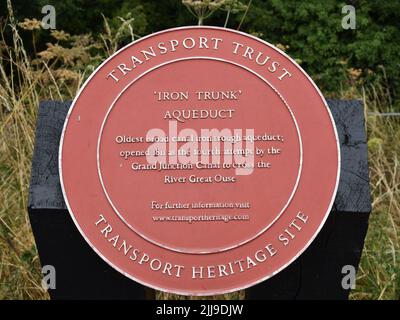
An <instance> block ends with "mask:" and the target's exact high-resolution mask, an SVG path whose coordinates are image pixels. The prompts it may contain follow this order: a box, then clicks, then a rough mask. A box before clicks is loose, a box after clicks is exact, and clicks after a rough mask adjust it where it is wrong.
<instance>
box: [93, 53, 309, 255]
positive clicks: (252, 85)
mask: <svg viewBox="0 0 400 320" xmlns="http://www.w3.org/2000/svg"><path fill="white" fill-rule="evenodd" d="M210 69H211V70H213V76H212V77H210V73H209V70H210ZM188 70H190V72H188ZM176 80H179V81H176ZM244 82H245V83H246V88H244V87H243V83H244ZM164 92H167V94H168V95H169V96H168V97H167V98H160V96H159V94H160V93H164ZM205 92H213V93H211V96H208V95H207V96H206V93H205ZM230 92H233V96H229V94H230ZM222 94H224V98H223V99H222V98H220V97H221V96H222ZM212 95H213V96H212ZM160 100H161V101H160ZM196 110H197V112H198V113H199V114H201V112H202V115H203V118H202V119H196V118H194V119H193V118H192V116H191V118H189V119H186V118H187V117H185V115H186V114H189V113H188V112H189V111H192V112H193V111H194V112H196ZM201 110H202V111H201ZM227 110H234V112H233V113H232V117H231V118H228V116H229V114H230V113H229V112H228V111H227ZM213 111H214V112H216V111H218V112H220V111H223V113H221V115H222V116H221V118H217V119H214V118H211V117H213V116H212V115H213V114H212V112H213ZM214 114H215V115H216V114H217V113H214ZM166 115H167V116H166ZM170 116H171V117H170ZM222 117H224V118H222ZM211 129H214V130H217V131H215V132H212V131H209V130H211ZM151 130H158V131H159V130H162V131H160V132H158V131H156V134H157V137H162V138H164V137H168V141H166V142H165V140H162V142H157V148H159V150H160V152H162V154H160V155H159V157H158V158H157V159H159V161H160V162H161V163H162V165H161V164H160V163H153V166H148V165H149V160H148V159H147V158H146V155H147V154H146V153H145V151H146V150H150V149H149V148H151V147H152V146H155V143H156V142H155V141H153V140H149V141H148V142H147V141H146V139H145V137H147V136H148V134H151V132H152V131H151ZM224 130H225V131H224ZM226 130H227V131H226ZM250 130H251V131H250ZM208 136H211V137H212V138H214V137H215V138H218V137H220V136H224V137H225V136H226V137H228V138H229V137H235V138H236V139H237V137H240V139H237V140H236V144H232V143H227V144H225V143H224V142H218V141H216V142H215V144H214V143H213V142H208V143H205V142H204V139H205V138H206V137H208ZM253 136H255V137H261V139H260V140H259V141H254V142H252V141H251V140H248V139H247V140H246V137H253ZM177 137H179V138H185V137H194V138H195V139H191V140H189V141H187V140H185V141H182V140H180V141H179V142H175V141H173V140H176V138H177ZM132 140H133V141H135V142H132ZM200 140H203V143H202V142H201V141H200ZM187 143H189V144H190V146H191V147H192V150H190V151H191V152H193V153H196V154H182V150H183V149H184V148H181V147H182V146H185V145H186V146H188V145H187ZM300 143H301V139H300V136H299V133H298V130H297V124H296V122H295V119H294V117H293V116H292V114H291V110H290V109H289V107H288V106H287V105H285V101H284V98H283V97H281V96H280V95H279V93H277V92H276V90H275V89H274V88H272V87H271V86H270V85H269V84H268V83H267V82H266V81H264V80H263V79H262V78H260V77H259V76H258V75H256V74H254V73H253V72H251V71H249V70H246V69H244V68H243V67H241V66H239V65H235V64H231V63H228V62H225V61H218V60H212V59H188V60H181V61H175V62H173V63H169V64H165V65H163V66H161V67H158V68H156V69H154V70H152V71H151V72H150V73H147V74H145V75H144V76H142V77H140V78H139V79H137V80H136V81H133V82H132V83H131V84H130V85H129V86H128V87H127V88H126V89H125V90H124V91H122V92H121V93H120V95H119V96H118V98H117V100H116V101H115V103H114V104H113V105H112V106H111V108H110V110H109V113H108V114H107V117H106V118H105V120H104V125H103V128H102V131H101V135H100V140H99V150H98V152H99V154H98V157H99V173H100V177H101V179H102V183H103V188H104V192H105V194H106V195H107V198H108V200H109V202H110V204H111V205H112V206H113V208H114V210H115V212H116V213H117V214H118V215H119V217H120V218H121V219H122V220H123V222H124V223H125V224H126V225H127V226H129V227H130V228H131V229H132V230H133V231H135V232H136V233H138V234H139V235H140V236H142V237H144V238H145V239H147V240H148V241H150V242H153V243H155V244H157V245H159V246H161V247H165V248H168V249H171V250H175V251H178V252H185V253H212V252H218V251H223V250H228V249H230V248H234V247H237V246H239V245H241V244H243V243H246V242H248V241H250V240H252V239H254V238H255V237H256V236H258V235H259V234H260V233H262V232H264V231H265V230H267V229H268V227H270V226H271V225H272V224H273V223H274V222H275V221H276V220H277V219H278V218H279V216H280V215H281V214H282V213H283V212H284V209H285V208H286V207H287V205H288V204H289V202H290V200H291V198H292V196H293V194H294V192H295V189H296V186H297V181H298V179H299V177H300V172H301V145H300ZM235 146H236V150H237V151H238V152H239V151H241V150H247V151H248V152H249V153H248V155H247V156H246V157H245V156H242V155H237V154H236V155H235V154H234V155H232V154H231V153H232V152H231V151H234V150H235ZM210 150H211V151H214V150H219V151H223V152H228V154H227V155H218V154H214V158H213V157H212V155H210V156H207V157H206V158H202V157H201V155H202V154H201V153H203V155H204V152H207V153H209V151H210ZM260 150H262V151H263V152H264V154H263V155H261V154H260ZM140 152H143V153H140ZM199 153H200V154H199ZM214 153H215V152H214ZM164 154H165V156H164ZM225 157H226V158H225ZM243 162H244V163H246V164H248V165H249V166H250V168H251V169H250V170H249V171H243V173H244V174H241V173H240V171H239V170H238V171H237V170H236V168H232V166H231V167H229V168H225V167H224V165H226V164H228V165H229V164H231V165H232V164H233V165H234V166H237V165H238V164H240V163H243ZM150 163H152V162H151V160H150ZM176 163H177V164H180V165H183V164H185V166H180V167H178V168H176V167H172V169H171V165H173V164H176ZM210 166H211V168H210ZM232 180H235V181H234V182H233V181H232ZM204 223H207V228H206V230H205V229H204ZM221 235H223V236H221Z"/></svg>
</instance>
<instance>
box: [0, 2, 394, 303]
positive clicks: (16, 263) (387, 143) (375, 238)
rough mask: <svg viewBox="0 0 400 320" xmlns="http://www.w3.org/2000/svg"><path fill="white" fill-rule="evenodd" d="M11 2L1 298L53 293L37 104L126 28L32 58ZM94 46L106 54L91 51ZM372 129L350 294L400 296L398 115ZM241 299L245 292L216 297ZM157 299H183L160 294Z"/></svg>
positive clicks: (368, 101) (4, 80)
mask: <svg viewBox="0 0 400 320" xmlns="http://www.w3.org/2000/svg"><path fill="white" fill-rule="evenodd" d="M8 3H9V13H10V14H9V20H8V21H7V24H2V25H0V32H1V34H4V31H5V28H9V29H8V30H9V31H11V32H12V35H13V36H12V38H13V41H12V43H6V42H5V40H4V38H3V39H1V38H0V299H47V298H48V295H47V292H45V291H44V290H43V289H42V288H41V286H40V281H41V280H40V279H41V272H40V262H39V259H38V254H37V250H36V247H35V243H34V239H33V235H32V231H31V227H30V224H29V219H28V215H27V198H28V188H29V179H30V167H31V157H32V152H33V145H34V135H35V123H36V116H37V106H38V104H39V101H40V100H46V99H61V100H67V99H71V98H72V97H73V96H74V95H75V94H76V91H77V89H78V88H79V86H80V85H81V84H82V82H83V80H84V79H85V77H86V76H87V75H88V74H89V73H90V72H91V70H92V69H93V68H94V67H95V66H96V65H98V63H99V62H100V61H101V60H102V59H103V58H104V57H105V56H106V55H108V54H110V53H112V52H109V51H110V48H117V47H118V43H113V41H115V40H113V39H118V37H115V36H114V35H115V34H120V33H122V30H115V31H112V30H111V29H110V28H109V26H108V25H107V22H106V21H105V26H106V28H105V30H106V32H105V34H104V35H102V36H101V37H100V39H102V40H101V41H99V42H97V41H96V40H93V39H92V38H91V37H90V36H88V35H82V36H70V35H68V34H65V33H63V32H62V31H55V32H54V33H53V34H52V35H53V37H54V39H55V43H53V44H50V45H49V46H48V48H47V50H44V51H42V52H39V53H38V54H37V56H36V57H35V58H34V59H32V58H30V57H28V56H27V54H26V52H25V49H24V44H23V42H22V40H21V38H20V36H19V31H18V29H21V28H22V29H25V31H24V32H32V33H33V34H34V32H35V30H36V28H37V27H38V25H37V24H38V23H37V22H35V21H34V20H29V21H28V20H27V21H25V22H24V23H22V24H19V27H18V26H17V23H16V22H15V21H14V20H13V15H12V8H11V4H10V2H9V1H8ZM122 27H123V26H122ZM125 27H126V26H125ZM113 32H114V33H113ZM133 37H134V35H132V38H133ZM32 38H34V37H32ZM93 48H95V49H96V50H97V51H96V52H101V50H103V52H104V54H103V55H100V56H99V55H98V54H96V55H92V54H91V53H90V50H91V49H93ZM112 50H115V49H112ZM342 98H361V99H364V102H365V107H366V113H367V112H370V111H385V110H389V109H390V100H389V99H388V97H387V94H386V93H385V92H384V91H383V89H379V87H371V88H370V89H369V90H363V91H361V92H358V91H357V90H356V89H355V87H349V88H348V90H346V92H345V93H343V95H342ZM367 133H368V146H369V162H370V163H369V164H370V177H371V190H372V199H373V212H372V214H371V217H370V227H369V230H368V234H367V238H366V243H365V248H364V251H363V255H362V259H361V264H360V269H359V272H358V275H357V283H356V289H355V290H353V292H352V293H351V299H399V298H400V241H399V232H400V159H399V158H400V143H399V141H400V119H399V118H395V117H392V118H390V117H385V118H384V117H376V116H368V117H367ZM243 297H244V292H243V291H242V292H238V293H234V294H228V295H224V296H218V297H213V298H214V299H217V298H218V299H242V298H243ZM157 298H158V299H182V298H183V297H180V296H176V295H168V294H164V293H157Z"/></svg>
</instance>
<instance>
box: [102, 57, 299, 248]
mask: <svg viewBox="0 0 400 320" xmlns="http://www.w3.org/2000/svg"><path fill="white" fill-rule="evenodd" d="M188 60H214V61H219V62H224V63H228V64H232V65H234V66H236V67H239V68H242V69H244V70H246V71H248V72H250V73H252V74H253V75H255V76H256V77H258V78H259V79H261V80H262V81H263V82H264V83H265V84H267V85H268V86H269V87H270V88H271V89H272V90H273V91H274V92H275V94H277V95H278V97H279V99H280V100H281V101H282V102H283V104H284V105H285V107H286V109H287V110H288V111H289V114H290V116H291V118H292V120H293V123H294V125H295V127H296V132H297V137H298V139H299V149H300V150H299V151H300V159H299V169H298V171H297V178H296V182H295V184H294V187H293V189H292V192H291V194H290V196H289V198H288V200H287V201H286V203H285V204H284V206H283V207H282V209H281V210H280V211H279V213H278V215H277V216H276V217H275V218H274V219H273V220H272V221H271V222H270V223H269V224H268V225H267V226H266V227H264V228H263V229H262V230H260V231H259V232H257V233H256V234H255V235H253V236H251V237H249V238H247V239H245V240H243V241H241V242H238V243H236V244H234V245H231V246H226V247H224V248H222V249H218V250H201V249H198V250H182V249H177V248H173V247H170V246H168V245H165V244H163V243H161V242H158V241H155V240H154V239H152V238H151V237H149V236H147V235H145V234H143V233H141V232H139V231H138V230H137V229H136V228H134V227H133V226H132V225H131V224H130V223H129V222H128V221H127V220H126V219H125V218H124V216H123V215H122V214H121V213H120V212H119V211H118V209H117V208H116V206H115V205H114V203H113V202H112V200H111V197H110V196H109V194H108V192H107V190H106V187H105V185H104V181H103V176H102V174H101V167H100V142H101V138H102V134H103V129H104V126H105V124H106V121H107V119H108V116H109V114H110V113H111V111H112V110H113V108H114V106H115V104H116V103H117V101H118V100H119V98H120V97H121V96H122V95H123V94H124V93H125V92H126V91H127V90H128V89H129V88H130V86H131V85H133V84H134V83H135V82H136V81H138V80H139V79H140V78H142V77H144V76H145V75H147V74H149V73H151V72H152V71H154V70H156V69H158V68H161V67H163V66H165V65H169V64H172V63H175V62H180V61H188ZM96 161H97V172H98V175H99V179H100V184H101V188H102V189H103V192H104V195H105V196H106V198H107V201H108V203H109V204H110V205H111V207H112V208H113V210H114V212H115V213H116V214H117V216H118V217H119V218H120V219H121V221H122V222H123V223H124V224H125V225H126V226H127V227H128V228H129V229H131V230H132V231H133V232H135V233H136V234H137V235H138V236H140V237H142V238H143V239H145V240H146V241H149V242H151V243H153V244H155V245H157V246H159V247H161V248H164V249H168V250H171V251H175V252H179V253H185V254H212V253H218V252H225V251H228V250H231V249H234V248H238V247H240V246H242V245H244V244H246V243H248V242H250V241H252V240H254V239H256V238H258V237H259V236H260V235H262V234H263V233H264V232H266V231H267V230H268V229H269V228H271V227H272V225H273V224H274V223H275V222H276V221H277V220H278V219H279V218H280V217H281V216H282V214H283V213H284V212H285V210H286V209H287V207H288V206H289V204H290V202H291V201H292V199H293V197H294V195H295V193H296V190H297V187H298V185H299V182H300V177H301V172H302V167H303V142H302V139H301V133H300V129H299V126H298V124H297V121H296V117H295V116H294V114H293V111H292V109H291V108H290V107H289V104H288V103H287V102H286V100H285V98H284V97H283V96H282V95H281V93H280V92H279V91H278V90H277V89H276V88H275V87H274V86H273V85H272V84H271V83H270V82H269V81H268V80H266V79H265V78H264V77H263V76H261V75H260V74H258V73H257V72H255V71H254V70H251V69H250V68H248V67H246V66H243V65H241V64H239V63H236V62H233V61H229V60H226V59H221V58H215V57H207V56H193V57H185V58H179V59H174V60H169V61H166V62H163V63H161V64H159V65H156V66H154V67H152V68H150V69H148V70H146V71H145V72H143V73H142V74H140V75H139V76H137V77H136V78H135V79H133V80H132V81H131V82H129V83H128V84H127V85H126V86H125V87H124V88H123V89H122V90H121V91H120V92H119V94H118V95H117V96H116V98H115V99H114V101H113V102H112V103H111V106H110V108H109V109H108V111H107V113H106V115H105V117H104V119H103V123H102V124H101V128H100V132H99V137H98V140H97V151H96Z"/></svg>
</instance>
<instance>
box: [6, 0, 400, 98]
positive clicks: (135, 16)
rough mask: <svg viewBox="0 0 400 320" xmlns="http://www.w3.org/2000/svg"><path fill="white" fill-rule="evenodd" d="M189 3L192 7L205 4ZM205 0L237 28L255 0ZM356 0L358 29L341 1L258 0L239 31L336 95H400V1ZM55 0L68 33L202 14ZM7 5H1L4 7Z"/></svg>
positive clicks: (147, 29)
mask: <svg viewBox="0 0 400 320" xmlns="http://www.w3.org/2000/svg"><path fill="white" fill-rule="evenodd" d="M12 2H13V6H14V8H15V13H16V15H17V17H18V18H19V19H21V20H22V19H23V18H25V17H29V18H37V19H39V20H40V18H41V14H40V8H41V6H42V5H44V4H47V3H48V1H47V0H33V1H28V3H29V4H27V1H25V0H14V1H12ZM184 2H185V3H184V4H185V5H186V6H188V5H189V6H191V4H192V3H200V4H201V3H202V1H189V0H184ZM206 2H207V3H208V2H210V3H214V2H215V4H216V8H218V9H219V10H217V11H213V12H212V13H213V14H212V16H211V17H209V18H208V19H207V20H206V22H207V24H211V25H218V26H227V27H232V28H237V26H238V25H239V23H240V21H241V19H242V18H243V15H244V13H243V12H244V11H245V9H246V7H247V5H248V4H249V3H250V1H245V0H243V1H236V0H213V1H211V0H207V1H204V3H206ZM352 2H353V3H355V8H356V16H357V20H356V21H357V28H356V29H355V30H344V29H343V28H342V25H341V22H342V18H343V16H344V15H343V14H342V7H343V6H344V5H345V4H347V2H345V1H337V0H325V1H320V0H303V1H297V0H286V1H281V0H254V1H251V6H250V8H249V10H248V12H247V13H246V18H245V19H244V23H243V25H242V26H241V30H243V31H246V32H249V33H253V34H256V35H257V36H259V37H261V38H263V39H264V40H266V41H269V42H271V43H272V44H280V45H282V47H283V48H285V50H286V51H287V53H288V54H289V55H290V56H292V57H294V58H295V59H296V60H297V61H299V62H301V66H302V67H303V68H304V69H305V70H306V71H307V72H308V73H310V75H311V76H312V77H313V79H314V80H315V81H316V82H317V84H318V85H319V86H320V87H321V89H322V90H323V92H324V93H325V94H327V95H333V96H334V95H338V94H339V93H340V92H342V91H343V90H346V88H348V87H354V86H357V87H361V86H364V87H365V88H369V87H371V88H372V86H373V85H376V84H379V85H384V87H385V90H386V91H388V92H389V93H390V96H391V97H392V98H395V99H396V101H398V100H399V94H400V93H399V91H400V90H399V89H400V68H399V58H398V57H399V54H398V48H399V43H400V1H397V0H387V1H380V0H359V1H357V2H354V1H352ZM52 5H54V6H55V8H56V10H57V28H58V29H61V30H65V31H66V32H68V33H70V34H83V33H89V32H90V33H92V34H93V36H96V35H98V34H100V33H101V32H103V31H104V23H103V17H102V15H104V16H105V17H107V18H108V21H109V23H110V27H111V28H114V29H117V26H118V25H119V24H121V23H123V21H127V20H129V19H132V20H131V21H130V25H131V27H130V28H131V31H132V32H133V33H134V34H135V35H138V36H141V35H145V34H148V33H151V32H155V31H158V30H162V29H166V28H171V27H178V26H183V25H193V24H197V23H198V17H197V18H196V17H193V16H192V15H190V14H189V12H188V10H186V8H185V6H184V5H183V4H182V0H163V1H162V2H161V1H159V0H112V1H111V0H97V1H96V2H93V1H86V0H68V1H65V0H53V1H52ZM209 5H210V4H207V6H209ZM3 6H4V5H3V4H0V12H3ZM196 8H197V7H196ZM207 8H208V7H207ZM193 10H194V7H193V6H192V11H193ZM32 15H33V16H32ZM206 16H207V17H208V14H207V15H206ZM203 18H204V17H203ZM122 19H124V20H122ZM120 36H121V35H120ZM38 37H39V43H38V47H39V49H44V48H45V44H46V43H47V42H48V40H49V32H48V31H41V32H40V34H39V35H38ZM122 37H125V40H122V41H119V42H120V43H121V44H124V43H127V42H129V41H131V39H130V35H129V34H124V35H122ZM28 49H29V48H28ZM31 49H32V48H31ZM367 91H368V90H367ZM397 104H398V103H397Z"/></svg>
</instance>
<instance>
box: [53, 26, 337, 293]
mask: <svg viewBox="0 0 400 320" xmlns="http://www.w3.org/2000/svg"><path fill="white" fill-rule="evenodd" d="M196 28H207V29H211V30H218V31H225V32H232V33H237V34H239V35H242V36H245V37H249V38H251V39H253V40H255V41H258V42H260V43H262V44H264V45H266V46H267V47H269V48H271V49H272V50H275V51H277V52H279V53H280V54H281V55H282V56H283V57H285V58H286V59H288V60H289V61H290V62H291V63H292V64H293V65H294V66H295V67H296V68H297V69H298V70H299V71H300V72H301V73H302V74H303V75H304V76H305V77H306V78H307V79H308V81H309V82H310V83H311V85H312V86H313V87H314V89H315V91H316V92H317V93H318V95H319V96H320V98H321V101H322V103H323V104H324V106H325V111H326V112H327V113H328V116H329V119H330V120H331V124H332V129H333V133H334V135H335V141H336V151H337V154H338V169H337V173H336V182H335V187H334V190H333V193H332V197H331V201H330V202H329V204H328V209H327V211H326V212H325V215H324V217H323V219H322V220H321V223H320V225H319V226H318V228H317V229H316V231H315V232H314V234H313V235H312V237H311V238H310V239H309V241H308V242H307V243H306V244H305V245H304V246H303V248H302V249H301V250H299V252H298V253H297V254H296V255H294V256H293V257H292V258H291V259H290V260H289V261H288V262H287V263H285V264H283V265H282V266H281V267H280V268H278V269H276V271H275V272H272V273H270V274H267V275H266V276H264V277H262V278H260V279H257V280H255V281H253V282H250V283H247V284H245V285H242V286H239V287H234V288H231V289H228V290H215V291H212V292H189V291H183V290H173V289H168V288H164V287H161V286H160V287H159V286H157V285H154V284H152V283H150V282H146V281H143V280H140V279H138V278H137V277H135V276H133V275H131V274H129V273H127V272H125V271H123V270H122V269H121V268H120V267H118V266H116V265H115V264H114V263H112V262H111V261H110V260H109V259H108V258H107V257H105V256H104V255H103V254H102V253H101V252H100V251H99V249H97V248H96V247H95V246H94V245H93V243H92V242H91V241H90V239H89V238H88V237H87V235H86V234H85V232H83V230H82V228H81V227H80V225H79V223H78V220H77V219H76V218H75V215H74V213H73V211H72V209H71V206H70V204H69V201H68V198H67V194H66V191H65V188H64V180H63V173H62V147H63V143H64V135H65V131H66V128H67V125H68V121H69V118H70V116H71V113H72V111H73V109H74V106H75V104H76V102H77V101H78V98H79V96H80V94H81V93H82V92H83V91H84V89H85V88H86V85H87V84H88V83H89V82H90V80H91V79H92V78H93V77H94V75H95V74H96V73H97V71H98V70H100V69H101V68H102V67H103V66H104V65H105V64H106V63H107V62H109V61H110V60H111V59H112V58H113V57H114V56H116V55H117V54H119V53H120V52H122V51H123V50H126V49H127V48H129V47H130V46H132V45H135V44H136V43H137V42H139V41H141V40H145V39H147V38H150V37H152V36H154V35H160V34H164V33H168V32H172V31H180V30H188V29H196ZM58 171H59V176H60V184H61V191H62V194H63V197H64V200H65V204H66V206H67V209H68V212H69V213H70V215H71V218H72V220H73V222H74V224H75V226H76V227H77V229H78V230H79V232H80V234H81V235H82V237H83V238H84V239H85V241H86V242H87V243H88V244H89V246H90V247H91V248H92V249H93V251H94V252H96V253H97V254H98V255H99V257H100V258H102V259H103V260H104V261H105V262H106V263H108V264H109V265H110V266H111V267H112V268H114V269H115V270H117V271H118V272H120V273H121V274H123V275H124V276H126V277H127V278H129V279H131V280H133V281H136V282H137V283H140V284H142V285H144V286H148V287H150V288H153V289H155V290H159V291H164V292H168V293H172V294H180V295H187V296H189V295H191V296H210V295H219V294H226V293H231V292H235V291H238V290H244V289H246V288H249V287H251V286H254V285H256V284H259V283H261V282H263V281H265V280H268V279H269V278H271V277H273V276H274V275H276V274H278V273H279V272H281V271H282V270H284V269H285V268H287V267H288V266H289V265H290V264H291V263H292V262H294V261H295V260H296V259H297V258H298V257H299V256H300V255H301V254H302V253H303V252H304V251H305V250H306V249H307V248H308V247H309V246H310V245H311V243H312V242H313V241H314V239H315V238H316V236H317V235H318V234H319V232H320V231H321V229H322V227H323V226H324V224H325V222H326V220H327V219H328V216H329V213H330V211H331V209H332V206H333V203H334V201H335V197H336V194H337V190H338V187H339V179H340V171H341V154H340V144H339V136H338V132H337V128H336V124H335V120H334V119H333V116H332V113H331V111H330V109H329V107H328V104H327V102H326V100H325V98H324V96H323V95H322V92H321V90H320V89H319V88H318V87H317V85H316V84H315V83H314V81H313V80H312V79H311V77H310V76H309V75H308V74H307V73H306V72H305V71H304V70H303V68H302V67H301V66H300V65H299V64H298V63H297V62H296V61H295V60H293V59H292V58H291V57H290V56H288V55H287V54H286V53H285V52H284V51H282V50H281V49H279V48H277V47H275V46H273V45H272V44H270V43H268V42H266V41H264V40H262V39H259V38H257V37H256V36H253V35H250V34H247V33H245V32H242V31H237V30H232V29H227V28H222V27H215V26H185V27H178V28H171V29H167V30H163V31H159V32H155V33H152V34H149V35H147V36H144V37H142V38H140V39H139V40H136V41H134V42H132V43H130V44H128V45H126V46H125V47H123V48H121V49H119V50H118V51H117V52H115V53H114V54H113V55H112V56H110V57H108V58H107V59H106V60H104V61H103V62H102V63H101V64H100V65H99V66H98V67H97V69H96V70H95V71H94V72H93V73H92V74H91V75H90V76H89V78H88V79H87V80H86V81H85V83H84V84H83V85H82V87H81V88H80V89H79V91H78V93H77V94H76V96H75V98H74V100H73V101H72V104H71V106H70V108H69V110H68V113H67V116H66V118H65V122H64V127H63V129H62V132H61V137H60V146H59V149H58Z"/></svg>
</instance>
